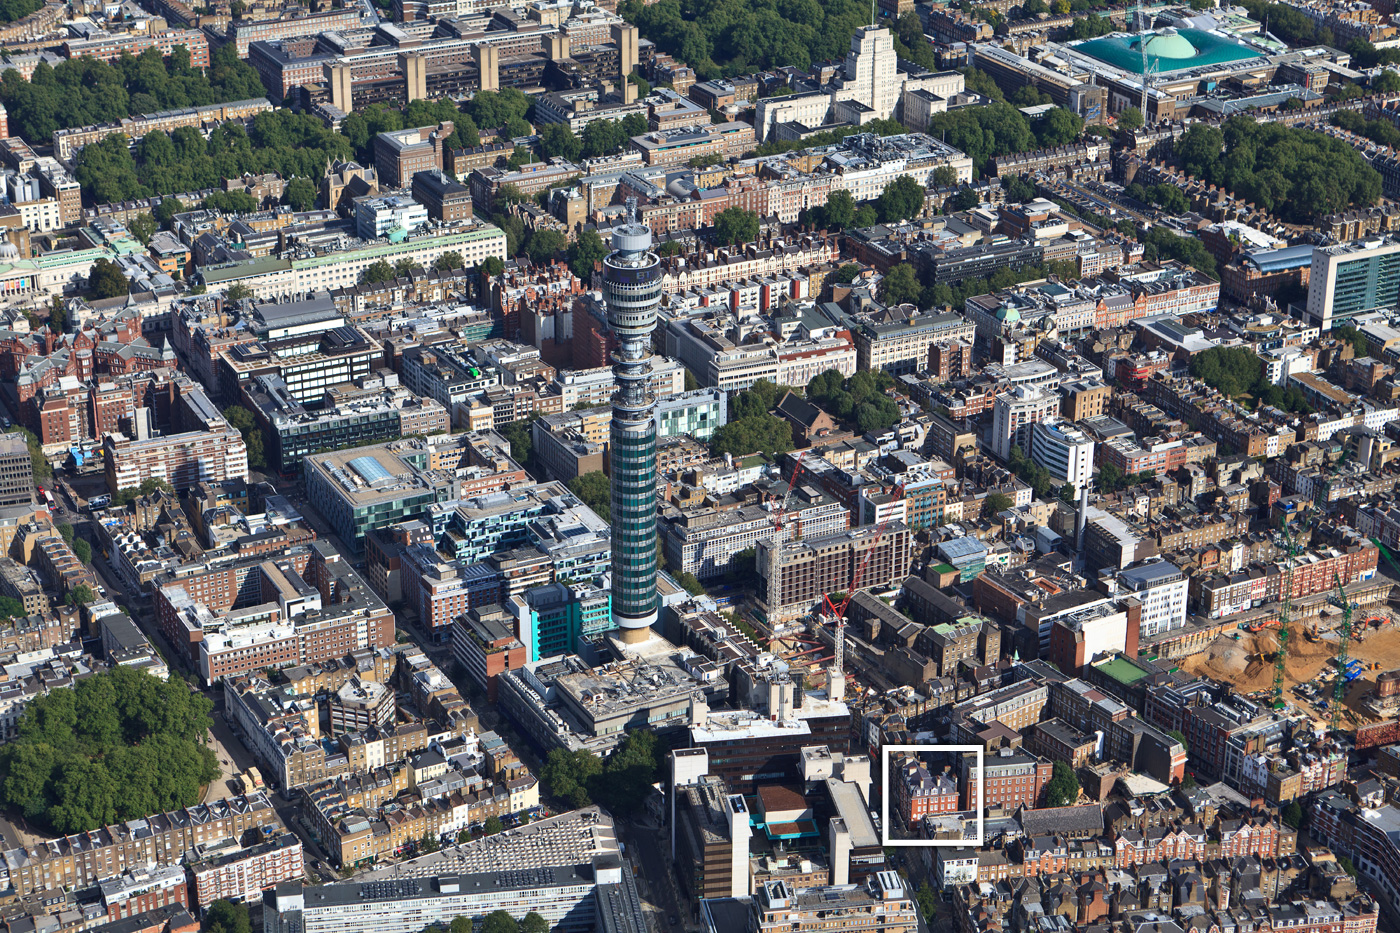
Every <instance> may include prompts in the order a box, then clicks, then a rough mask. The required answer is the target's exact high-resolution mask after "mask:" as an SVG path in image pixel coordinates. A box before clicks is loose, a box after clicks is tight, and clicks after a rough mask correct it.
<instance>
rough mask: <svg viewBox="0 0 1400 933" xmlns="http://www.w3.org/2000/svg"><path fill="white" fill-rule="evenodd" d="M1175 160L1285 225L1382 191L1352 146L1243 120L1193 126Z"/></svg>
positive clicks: (1367, 202)
mask: <svg viewBox="0 0 1400 933" xmlns="http://www.w3.org/2000/svg"><path fill="white" fill-rule="evenodd" d="M1272 25H1273V24H1272V23H1271V24H1270V28H1272ZM1177 155H1178V158H1179V160H1180V162H1181V165H1182V167H1183V168H1184V169H1186V171H1188V172H1190V173H1191V174H1192V175H1194V176H1196V177H1198V178H1200V179H1201V180H1202V181H1206V182H1209V183H1210V184H1214V185H1218V186H1220V187H1222V188H1225V189H1227V190H1230V191H1233V192H1234V193H1235V194H1236V195H1238V196H1240V197H1242V198H1244V199H1245V200H1247V201H1252V202H1254V203H1255V204H1257V205H1259V207H1261V208H1262V209H1264V210H1266V211H1270V212H1272V213H1274V214H1277V215H1278V216H1279V217H1280V218H1282V219H1283V220H1285V221H1288V222H1291V223H1299V224H1309V223H1311V222H1312V221H1313V220H1314V218H1316V217H1320V216H1325V215H1327V214H1334V213H1340V212H1341V211H1345V210H1348V209H1351V208H1361V207H1370V206H1371V205H1373V204H1375V203H1376V201H1377V199H1379V197H1380V194H1381V180H1380V175H1379V174H1378V173H1377V172H1376V170H1375V169H1373V168H1372V167H1371V165H1370V163H1368V162H1367V161H1366V159H1365V158H1364V157H1363V156H1362V155H1361V154H1360V153H1359V152H1357V150H1356V147H1354V146H1353V145H1352V144H1351V143H1349V142H1346V141H1344V140H1341V139H1333V138H1332V137H1330V136H1327V135H1325V134H1323V133H1317V132H1314V131H1312V130H1307V129H1301V128H1295V127H1288V126H1284V125H1282V124H1278V123H1256V122H1255V121H1254V120H1253V119H1252V118H1250V117H1231V118H1230V119H1229V120H1226V121H1225V123H1224V125H1223V126H1222V127H1220V128H1216V127H1208V126H1205V125H1204V124H1197V125H1195V126H1192V127H1191V128H1190V129H1189V130H1187V131H1186V133H1185V134H1183V136H1182V138H1181V140H1180V143H1179V145H1178V147H1177Z"/></svg>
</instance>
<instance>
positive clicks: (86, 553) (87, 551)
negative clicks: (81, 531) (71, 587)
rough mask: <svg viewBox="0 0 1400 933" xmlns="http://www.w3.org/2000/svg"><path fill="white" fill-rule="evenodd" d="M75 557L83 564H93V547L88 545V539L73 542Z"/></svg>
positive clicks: (78, 539)
mask: <svg viewBox="0 0 1400 933" xmlns="http://www.w3.org/2000/svg"><path fill="white" fill-rule="evenodd" d="M73 556H74V557H76V558H78V561H79V562H80V563H83V564H88V565H91V564H92V545H90V544H88V543H87V539H86V538H77V539H75V540H74V541H73Z"/></svg>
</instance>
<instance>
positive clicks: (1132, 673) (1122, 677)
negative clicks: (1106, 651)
mask: <svg viewBox="0 0 1400 933" xmlns="http://www.w3.org/2000/svg"><path fill="white" fill-rule="evenodd" d="M1094 669H1095V670H1098V671H1103V672H1104V673H1105V674H1106V675H1108V676H1109V677H1112V678H1113V679H1114V680H1116V681H1118V682H1119V683H1120V684H1135V683H1137V682H1138V681H1139V680H1142V679H1143V678H1144V677H1146V676H1147V671H1145V670H1143V669H1142V668H1140V667H1138V666H1137V665H1136V664H1134V663H1133V662H1131V661H1129V660H1128V659H1127V658H1114V659H1112V660H1111V661H1108V662H1106V663H1104V664H1098V665H1095V667H1094Z"/></svg>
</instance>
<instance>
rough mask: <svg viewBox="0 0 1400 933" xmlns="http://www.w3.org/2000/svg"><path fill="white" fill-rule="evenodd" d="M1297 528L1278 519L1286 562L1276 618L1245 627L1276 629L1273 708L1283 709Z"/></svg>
mask: <svg viewBox="0 0 1400 933" xmlns="http://www.w3.org/2000/svg"><path fill="white" fill-rule="evenodd" d="M1304 527H1306V525H1305V520H1303V519H1300V520H1299V529H1298V530H1302V528H1304ZM1298 530H1294V529H1292V528H1290V527H1289V525H1288V523H1287V522H1285V521H1283V520H1280V521H1279V536H1280V537H1281V538H1283V548H1284V555H1285V557H1284V559H1285V561H1286V564H1285V566H1284V570H1283V580H1282V587H1283V599H1282V601H1281V603H1280V605H1279V611H1278V618H1277V619H1271V620H1269V621H1268V622H1264V623H1262V624H1258V625H1251V626H1247V627H1246V631H1249V632H1259V631H1262V630H1264V629H1266V628H1277V629H1278V655H1277V657H1276V658H1275V659H1274V689H1273V694H1274V702H1273V706H1274V709H1283V705H1284V703H1283V677H1284V665H1285V664H1286V662H1287V661H1288V622H1289V618H1290V615H1291V613H1292V610H1293V566H1294V563H1295V558H1296V557H1297V555H1298V553H1299V551H1301V550H1302V548H1301V547H1300V546H1299V544H1298Z"/></svg>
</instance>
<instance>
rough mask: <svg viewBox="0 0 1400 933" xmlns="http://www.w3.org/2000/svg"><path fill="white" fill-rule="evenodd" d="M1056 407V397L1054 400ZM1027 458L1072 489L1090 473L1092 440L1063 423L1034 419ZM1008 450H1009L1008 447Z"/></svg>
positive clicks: (1090, 475)
mask: <svg viewBox="0 0 1400 933" xmlns="http://www.w3.org/2000/svg"><path fill="white" fill-rule="evenodd" d="M1055 404H1056V406H1057V407H1058V400H1055ZM1030 447H1031V459H1032V460H1034V461H1035V462H1036V465H1038V466H1040V467H1041V468H1043V469H1045V470H1047V471H1048V472H1049V473H1050V475H1051V476H1053V477H1054V478H1055V479H1057V480H1059V481H1060V482H1062V483H1069V484H1070V485H1071V486H1073V487H1074V488H1075V489H1076V490H1079V489H1083V488H1084V487H1085V486H1087V485H1088V484H1089V481H1090V479H1092V478H1093V475H1094V441H1093V439H1092V438H1090V437H1089V436H1088V435H1087V434H1085V433H1084V432H1083V431H1077V430H1075V429H1074V428H1072V427H1070V426H1069V425H1067V424H1052V423H1050V422H1046V421H1037V422H1034V423H1033V424H1031V444H1030ZM1008 452H1009V451H1008Z"/></svg>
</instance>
